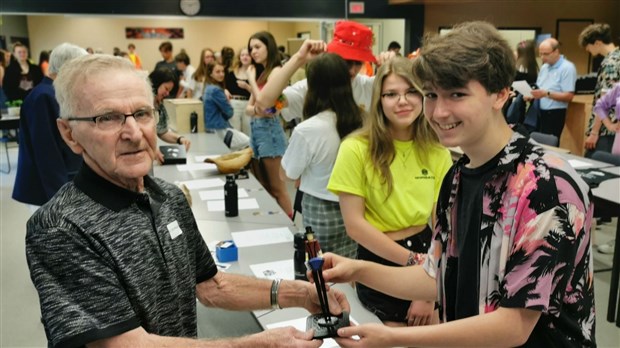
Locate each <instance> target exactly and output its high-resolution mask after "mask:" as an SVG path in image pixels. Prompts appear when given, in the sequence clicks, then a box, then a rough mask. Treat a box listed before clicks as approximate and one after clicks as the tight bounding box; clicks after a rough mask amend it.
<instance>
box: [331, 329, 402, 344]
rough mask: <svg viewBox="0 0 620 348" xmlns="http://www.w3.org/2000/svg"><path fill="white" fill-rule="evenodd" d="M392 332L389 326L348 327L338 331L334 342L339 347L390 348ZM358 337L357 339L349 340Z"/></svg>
mask: <svg viewBox="0 0 620 348" xmlns="http://www.w3.org/2000/svg"><path fill="white" fill-rule="evenodd" d="M392 330H394V328H391V327H389V326H385V325H382V324H364V325H359V326H349V327H345V328H342V329H339V330H338V336H340V337H341V338H336V342H338V344H339V345H340V346H341V347H345V348H346V347H359V348H361V347H391V346H393V344H391V343H390V339H391V338H392V336H393V335H392ZM355 335H357V336H359V337H360V338H359V339H354V338H350V337H351V336H355Z"/></svg>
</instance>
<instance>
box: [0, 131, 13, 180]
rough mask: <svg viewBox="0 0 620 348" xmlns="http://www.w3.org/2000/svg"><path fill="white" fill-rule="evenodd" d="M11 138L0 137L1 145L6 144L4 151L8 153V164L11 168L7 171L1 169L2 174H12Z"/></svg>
mask: <svg viewBox="0 0 620 348" xmlns="http://www.w3.org/2000/svg"><path fill="white" fill-rule="evenodd" d="M9 141H10V140H9V137H8V136H0V143H4V151H5V152H6V163H8V165H9V168H8V169H7V170H2V169H0V173H4V174H9V173H10V172H11V159H10V158H9Z"/></svg>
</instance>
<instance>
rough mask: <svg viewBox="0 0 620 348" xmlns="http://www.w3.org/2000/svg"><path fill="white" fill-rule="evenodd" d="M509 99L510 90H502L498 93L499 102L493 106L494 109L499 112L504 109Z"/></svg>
mask: <svg viewBox="0 0 620 348" xmlns="http://www.w3.org/2000/svg"><path fill="white" fill-rule="evenodd" d="M508 98H510V88H508V87H505V88H502V89H501V90H500V91H499V92H497V100H496V101H495V103H494V104H493V107H494V108H495V109H497V110H501V109H502V108H503V107H504V104H506V101H507V100H508Z"/></svg>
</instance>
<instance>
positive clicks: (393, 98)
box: [381, 88, 422, 103]
mask: <svg viewBox="0 0 620 348" xmlns="http://www.w3.org/2000/svg"><path fill="white" fill-rule="evenodd" d="M401 96H404V97H405V100H407V101H409V102H412V101H414V100H416V99H420V98H421V97H422V95H421V94H420V92H418V90H417V89H415V88H410V89H408V90H407V91H406V92H405V94H400V93H396V92H385V93H381V98H383V100H385V101H388V102H390V103H396V102H399V101H400V97H401Z"/></svg>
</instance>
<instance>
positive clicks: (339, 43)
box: [257, 21, 394, 121]
mask: <svg viewBox="0 0 620 348" xmlns="http://www.w3.org/2000/svg"><path fill="white" fill-rule="evenodd" d="M372 35H373V34H372V31H371V30H370V28H368V27H367V26H365V25H363V24H360V23H357V22H352V21H338V22H337V23H336V25H335V27H334V38H333V40H332V41H331V42H330V43H329V44H328V45H327V52H331V53H336V54H337V55H339V56H340V57H342V58H343V59H344V60H345V61H346V63H347V67H348V71H349V76H350V78H351V88H352V90H353V99H355V102H356V103H357V105H359V106H361V107H362V108H363V109H364V110H366V111H368V110H369V109H370V102H371V100H372V84H373V82H374V80H375V78H374V77H369V76H365V75H359V72H360V69H361V68H362V63H363V62H372V63H377V64H380V63H381V58H380V59H379V61H377V59H376V58H375V56H374V55H373V52H372V37H373V36H372ZM382 55H385V54H382ZM387 56H388V57H392V56H394V54H393V53H391V54H389V55H387ZM307 92H308V82H307V80H301V81H299V82H297V83H295V84H294V85H292V86H289V87H287V88H286V89H284V91H283V92H282V94H283V95H284V96H285V97H286V101H287V102H286V105H285V106H284V108H283V109H282V110H281V115H282V117H283V118H284V119H285V120H287V121H291V120H293V119H295V118H299V117H301V115H302V114H303V112H302V109H303V103H304V98H305V96H306V93H307ZM259 104H260V103H258V102H257V105H259ZM271 106H272V105H265V107H264V108H265V109H266V108H269V107H271Z"/></svg>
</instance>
